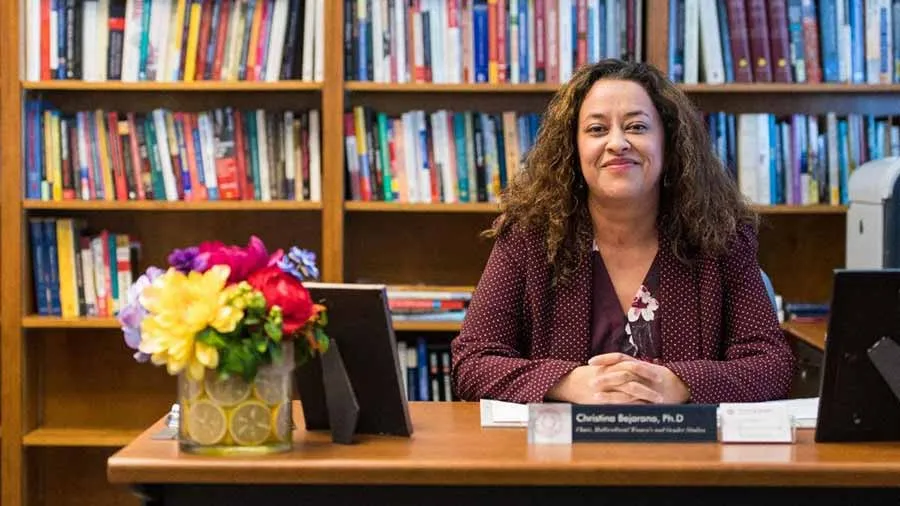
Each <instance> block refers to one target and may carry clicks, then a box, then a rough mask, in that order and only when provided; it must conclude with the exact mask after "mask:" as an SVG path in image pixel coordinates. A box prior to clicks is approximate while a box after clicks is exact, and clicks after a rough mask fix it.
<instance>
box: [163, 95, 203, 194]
mask: <svg viewBox="0 0 900 506" xmlns="http://www.w3.org/2000/svg"><path fill="white" fill-rule="evenodd" d="M151 115H152V116H153V127H154V129H155V130H156V147H157V152H158V153H159V161H160V165H162V167H161V169H162V176H163V187H164V188H165V192H166V200H168V201H175V200H178V187H177V185H176V182H175V172H174V169H173V168H172V155H171V154H170V152H169V151H170V150H169V135H168V129H167V128H166V113H165V111H164V110H163V109H154V110H153V112H152V113H151ZM204 165H206V161H205V160H204Z"/></svg>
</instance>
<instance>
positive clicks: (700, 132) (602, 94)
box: [452, 60, 793, 403]
mask: <svg viewBox="0 0 900 506" xmlns="http://www.w3.org/2000/svg"><path fill="white" fill-rule="evenodd" d="M705 128H706V127H705V124H704V122H703V121H702V119H701V116H700V115H699V114H698V113H697V112H696V111H695V109H694V108H693V107H692V105H691V103H690V101H689V100H688V99H687V97H686V96H685V95H684V94H683V93H682V92H681V91H680V90H678V88H677V87H675V86H674V85H673V84H672V83H671V82H669V81H668V80H667V79H666V78H665V76H663V75H662V73H660V72H659V71H658V70H657V69H655V68H653V67H652V66H650V65H647V64H643V63H629V62H622V61H618V60H605V61H602V62H599V63H597V64H594V65H590V66H585V67H582V68H581V69H580V70H579V71H578V72H576V73H575V75H574V76H573V77H572V79H571V80H570V81H569V83H568V84H566V85H564V86H563V88H562V89H561V90H560V91H559V92H558V93H557V94H556V96H555V97H554V98H553V100H552V101H551V103H550V105H549V107H548V110H547V111H546V113H545V117H544V122H543V125H542V127H541V130H540V132H539V134H538V140H537V143H536V144H535V146H534V148H533V149H532V151H531V152H530V153H529V154H528V157H527V160H526V163H525V166H526V167H527V170H526V171H525V172H522V173H521V176H520V177H518V178H517V179H515V180H514V181H513V182H512V183H511V185H510V188H509V189H508V191H507V193H506V194H505V195H504V197H503V203H502V213H501V216H500V217H499V218H498V219H497V221H496V222H495V223H494V226H493V228H492V229H491V230H489V231H488V234H487V235H489V236H492V237H495V238H496V241H495V244H494V247H493V250H492V252H491V255H490V258H489V259H488V263H487V266H486V267H485V270H484V272H483V274H482V278H481V280H480V281H479V283H478V286H477V288H476V290H475V293H474V295H473V298H472V301H471V303H470V305H469V309H468V314H467V315H466V319H465V321H464V322H463V325H462V330H461V332H460V334H459V336H458V337H457V338H456V339H455V340H454V341H453V343H452V352H453V380H454V384H455V388H456V391H457V394H458V395H459V396H460V397H461V398H462V399H465V400H477V399H480V398H492V399H500V400H506V401H512V402H522V403H524V402H541V401H545V400H552V401H564V402H573V403H682V402H696V403H719V402H750V401H763V400H769V399H777V398H783V397H785V396H786V395H787V393H788V391H789V389H790V384H791V378H792V368H793V356H792V354H791V350H790V347H789V345H788V343H787V342H786V340H785V338H784V336H783V334H782V332H781V329H780V327H779V325H778V321H777V318H776V315H775V311H774V309H773V308H772V305H771V302H769V299H768V295H767V292H766V289H765V287H764V284H763V280H762V277H761V273H760V267H759V264H758V263H757V259H756V254H757V240H756V226H757V218H756V215H755V214H754V213H753V211H752V210H751V209H750V208H749V207H748V205H747V204H746V203H745V201H744V199H743V198H742V196H741V194H740V192H739V190H738V189H737V186H736V185H735V184H734V182H733V181H731V180H730V179H729V177H728V175H727V174H726V172H725V170H724V169H723V167H722V164H721V162H720V161H719V160H718V158H717V157H716V155H715V154H714V152H713V147H712V145H711V142H710V140H709V138H708V136H707V133H706V129H705Z"/></svg>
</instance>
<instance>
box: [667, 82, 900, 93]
mask: <svg viewBox="0 0 900 506" xmlns="http://www.w3.org/2000/svg"><path fill="white" fill-rule="evenodd" d="M678 87H679V88H681V90H682V91H684V92H685V93H691V94H693V93H698V94H699V93H709V94H714V93H764V94H765V93H771V94H785V93H791V94H795V93H801V94H810V93H897V92H900V84H849V83H819V84H810V83H726V84H679V85H678Z"/></svg>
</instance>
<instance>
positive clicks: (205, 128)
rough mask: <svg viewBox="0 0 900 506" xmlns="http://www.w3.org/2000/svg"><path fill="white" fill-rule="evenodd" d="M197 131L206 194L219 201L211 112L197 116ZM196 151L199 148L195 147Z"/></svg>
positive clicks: (210, 198)
mask: <svg viewBox="0 0 900 506" xmlns="http://www.w3.org/2000/svg"><path fill="white" fill-rule="evenodd" d="M197 130H198V137H199V138H200V147H199V149H200V158H201V160H203V182H204V184H205V185H206V192H207V194H208V195H209V200H219V178H218V176H216V138H215V135H214V134H213V120H212V118H211V117H210V113H209V112H201V113H198V114H197ZM194 149H198V148H197V147H196V146H195V147H194ZM260 172H261V170H260ZM267 188H268V187H267Z"/></svg>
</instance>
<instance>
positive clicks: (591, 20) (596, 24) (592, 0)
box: [587, 0, 642, 63]
mask: <svg viewBox="0 0 900 506" xmlns="http://www.w3.org/2000/svg"><path fill="white" fill-rule="evenodd" d="M600 1H601V0H588V26H591V27H593V30H594V40H593V42H594V44H593V45H592V44H591V41H590V40H588V58H587V59H588V63H594V62H596V61H599V60H600V59H601V55H600V37H602V36H603V30H602V29H601V27H600ZM637 3H638V5H640V4H641V3H642V2H637Z"/></svg>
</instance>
